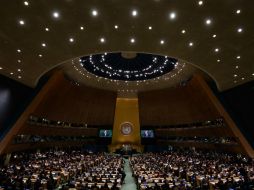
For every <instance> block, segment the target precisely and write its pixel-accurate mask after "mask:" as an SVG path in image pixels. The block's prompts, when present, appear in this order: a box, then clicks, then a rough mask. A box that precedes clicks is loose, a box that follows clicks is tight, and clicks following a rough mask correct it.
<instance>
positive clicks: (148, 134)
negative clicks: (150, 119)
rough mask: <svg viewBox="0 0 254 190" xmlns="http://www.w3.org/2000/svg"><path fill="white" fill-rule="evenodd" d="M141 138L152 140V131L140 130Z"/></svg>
mask: <svg viewBox="0 0 254 190" xmlns="http://www.w3.org/2000/svg"><path fill="white" fill-rule="evenodd" d="M141 138H154V131H153V130H141Z"/></svg>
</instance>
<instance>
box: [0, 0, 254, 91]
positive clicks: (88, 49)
mask: <svg viewBox="0 0 254 190" xmlns="http://www.w3.org/2000/svg"><path fill="white" fill-rule="evenodd" d="M252 7H254V1H252V0H224V1H222V0H203V1H201V0H188V1H187V0H178V1H175V0H139V1H136V0H126V1H117V0H103V1H102V0H101V1H99V0H90V1H82V0H75V1H74V0H54V1H50V0H27V1H22V0H11V1H10V0H3V1H2V2H1V7H0V20H1V27H0V47H1V49H0V74H3V75H5V76H7V77H9V78H13V79H14V80H17V81H19V82H21V83H24V84H26V85H28V86H32V87H33V86H35V85H36V84H37V82H38V80H39V79H40V77H41V76H42V75H43V74H44V73H46V72H48V71H50V70H51V69H53V68H55V67H57V66H59V65H62V64H63V63H66V62H69V63H70V65H72V61H73V62H75V64H76V63H77V64H78V63H79V59H80V58H81V59H82V58H84V59H85V57H86V56H90V55H97V54H104V53H105V52H116V53H119V52H120V53H121V52H143V53H145V54H154V55H161V56H162V58H163V57H165V56H167V57H168V58H170V59H171V58H172V59H175V60H178V62H179V64H180V63H185V64H186V65H188V66H189V65H194V66H196V67H197V68H200V69H201V70H203V71H205V72H206V73H208V74H209V75H210V76H211V77H212V78H213V79H214V80H215V82H216V84H217V86H218V88H219V89H220V90H226V89H229V88H232V87H234V86H236V85H240V84H242V83H245V82H248V81H251V80H253V79H254V64H253V63H252V60H253V58H254V54H253V47H254V22H253V18H254V11H253V10H252ZM126 56H127V57H126ZM136 56H137V57H136ZM138 56H139V55H136V54H135V53H134V54H132V55H131V54H129V53H128V55H123V54H122V53H121V57H124V58H125V59H126V60H128V59H133V58H138ZM119 57H120V54H119ZM94 59H96V58H95V57H94ZM179 60H180V61H179ZM127 62H128V61H127ZM138 64H140V66H139V68H143V69H145V67H144V66H143V65H142V63H141V62H138ZM80 66H81V65H80ZM109 66H110V65H109ZM122 66H123V63H119V65H118V66H116V67H114V69H116V70H118V71H119V70H121V69H120V67H122ZM110 67H111V66H110ZM172 68H173V67H167V69H166V68H165V73H162V74H166V73H170V72H169V71H170V69H172ZM80 69H81V68H80ZM83 69H84V70H89V68H88V67H87V68H84V67H83ZM100 69H101V68H100ZM104 69H105V68H104ZM135 70H136V68H133V71H135ZM172 71H173V70H172ZM66 72H68V71H66ZM90 73H93V70H92V67H90ZM97 74H98V73H97ZM157 74H158V76H155V75H154V76H152V75H149V77H150V78H149V80H153V79H154V77H155V78H156V77H159V73H157ZM98 75H99V76H101V77H107V78H108V79H109V80H118V79H120V80H121V77H123V76H120V78H115V77H117V76H114V77H113V76H112V78H110V76H105V75H103V73H100V74H98ZM83 76H84V78H83V79H84V80H86V78H87V77H86V74H84V75H83ZM133 76H134V75H133ZM163 76H164V75H163ZM118 77H119V76H118ZM147 77H148V76H147ZM152 78H153V79H152ZM136 79H137V78H135V80H136ZM124 80H125V79H124ZM128 80H129V81H134V78H133V77H130V78H129V79H128ZM138 80H140V81H142V80H143V79H142V77H140V78H139V79H138ZM171 80H176V79H175V78H174V79H173V78H172V79H171ZM182 80H184V78H183V79H182ZM168 82H169V80H168Z"/></svg>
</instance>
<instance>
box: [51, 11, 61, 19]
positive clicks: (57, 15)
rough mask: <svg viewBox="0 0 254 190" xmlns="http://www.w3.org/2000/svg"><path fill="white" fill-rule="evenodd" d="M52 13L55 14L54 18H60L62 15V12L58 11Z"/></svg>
mask: <svg viewBox="0 0 254 190" xmlns="http://www.w3.org/2000/svg"><path fill="white" fill-rule="evenodd" d="M52 15H53V17H54V18H59V16H60V14H59V13H58V12H56V11H55V12H53V14H52Z"/></svg>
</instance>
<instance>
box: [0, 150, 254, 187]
mask: <svg viewBox="0 0 254 190" xmlns="http://www.w3.org/2000/svg"><path fill="white" fill-rule="evenodd" d="M129 162H130V165H131V168H132V170H133V177H134V178H135V179H136V182H137V186H138V189H148V190H151V189H153V190H168V189H173V190H205V189H216V190H231V189H234V190H236V189H239V190H249V189H254V167H253V166H254V161H253V159H251V158H248V157H246V156H243V155H240V154H238V155H236V154H229V153H219V152H211V151H210V152H208V151H196V150H195V149H192V150H190V149H188V150H187V149H172V150H170V151H167V152H162V153H143V154H134V155H133V156H130V157H129ZM124 178H125V172H124V159H123V158H122V156H120V155H117V154H108V153H98V154H95V153H87V152H83V151H80V150H71V151H59V150H58V151H56V150H55V151H52V150H50V151H46V152H37V153H16V154H13V156H12V158H11V162H10V163H9V164H8V165H7V166H2V167H0V189H1V188H2V189H4V190H24V189H25V190H28V189H31V190H33V189H34V190H37V189H38V190H40V189H49V190H52V189H59V190H68V189H77V190H99V189H103V190H109V189H113V190H118V189H120V188H121V186H122V184H123V182H124Z"/></svg>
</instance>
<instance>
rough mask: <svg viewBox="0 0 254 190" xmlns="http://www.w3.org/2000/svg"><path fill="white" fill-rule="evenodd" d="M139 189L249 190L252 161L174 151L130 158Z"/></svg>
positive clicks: (253, 181)
mask: <svg viewBox="0 0 254 190" xmlns="http://www.w3.org/2000/svg"><path fill="white" fill-rule="evenodd" d="M130 162H131V165H132V168H133V173H134V177H135V178H136V180H137V184H138V186H139V188H140V189H156V190H164V189H174V190H175V189H181V190H183V189H186V190H187V189H220V190H224V189H225V190H228V189H246V190H247V189H252V188H254V168H253V164H254V163H253V160H251V159H250V158H246V157H243V156H241V155H231V154H225V153H216V152H196V151H191V150H183V151H180V150H177V151H170V152H165V153H147V154H140V155H136V156H133V157H132V158H130Z"/></svg>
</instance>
